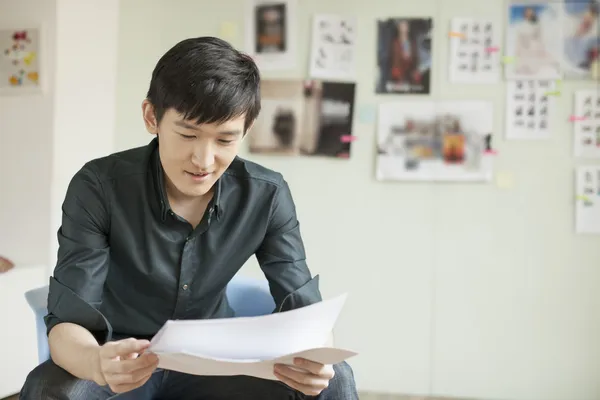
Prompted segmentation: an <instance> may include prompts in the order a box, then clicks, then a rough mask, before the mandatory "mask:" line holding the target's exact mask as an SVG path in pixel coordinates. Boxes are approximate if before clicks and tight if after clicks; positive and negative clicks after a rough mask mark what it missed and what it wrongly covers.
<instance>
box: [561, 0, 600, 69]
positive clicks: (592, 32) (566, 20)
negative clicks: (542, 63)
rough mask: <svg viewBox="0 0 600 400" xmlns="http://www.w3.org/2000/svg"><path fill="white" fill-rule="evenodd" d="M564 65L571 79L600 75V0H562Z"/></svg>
mask: <svg viewBox="0 0 600 400" xmlns="http://www.w3.org/2000/svg"><path fill="white" fill-rule="evenodd" d="M561 3H562V4H563V7H564V8H563V11H564V14H563V33H564V40H563V42H562V43H563V69H564V74H565V78H567V79H582V80H586V79H594V80H597V79H599V78H600V23H599V22H598V19H599V14H600V1H598V0H562V2H561Z"/></svg>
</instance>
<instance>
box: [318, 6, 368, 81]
mask: <svg viewBox="0 0 600 400" xmlns="http://www.w3.org/2000/svg"><path fill="white" fill-rule="evenodd" d="M356 55H357V53H356V18H354V17H345V16H339V15H326V14H319V15H316V16H315V17H314V18H313V31H312V42H311V54H310V67H309V69H310V77H311V78H313V79H329V80H338V81H353V80H354V79H355V77H356Z"/></svg>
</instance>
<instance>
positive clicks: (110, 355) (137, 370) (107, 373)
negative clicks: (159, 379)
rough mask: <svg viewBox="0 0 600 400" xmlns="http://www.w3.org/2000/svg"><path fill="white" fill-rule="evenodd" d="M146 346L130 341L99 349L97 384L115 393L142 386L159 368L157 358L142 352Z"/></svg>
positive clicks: (139, 341)
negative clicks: (107, 387) (106, 386)
mask: <svg viewBox="0 0 600 400" xmlns="http://www.w3.org/2000/svg"><path fill="white" fill-rule="evenodd" d="M148 346H150V342H149V341H147V340H138V339H134V338H129V339H124V340H119V341H115V342H108V343H106V344H104V345H103V346H101V347H99V348H98V352H97V357H98V360H97V363H96V366H97V369H98V372H99V373H98V374H97V378H96V379H94V380H95V381H96V383H98V384H99V385H102V386H104V385H108V386H109V387H110V389H111V390H112V391H113V392H115V393H124V392H129V391H130V390H133V389H136V388H138V387H140V386H143V385H144V384H145V383H146V382H147V381H148V379H150V376H152V372H154V370H155V369H156V367H157V366H158V356H156V355H155V354H152V353H144V350H146V349H147V348H148Z"/></svg>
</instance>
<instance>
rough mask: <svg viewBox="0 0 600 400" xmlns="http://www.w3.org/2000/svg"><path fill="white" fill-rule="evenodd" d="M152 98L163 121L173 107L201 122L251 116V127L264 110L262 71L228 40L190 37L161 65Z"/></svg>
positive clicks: (152, 83)
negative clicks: (261, 86) (261, 99)
mask: <svg viewBox="0 0 600 400" xmlns="http://www.w3.org/2000/svg"><path fill="white" fill-rule="evenodd" d="M147 99H148V100H149V101H150V102H151V103H152V105H153V106H154V109H155V114H156V119H157V121H158V122H160V121H161V119H162V117H163V116H164V114H165V112H166V111H167V110H169V109H170V108H172V109H174V110H175V111H177V112H178V113H180V114H182V115H183V117H184V119H186V120H191V121H194V122H195V123H197V124H204V123H223V122H226V121H228V120H230V119H233V118H236V117H240V116H242V115H245V119H246V123H245V127H244V131H246V130H247V129H248V128H249V127H250V125H251V124H252V122H253V121H254V120H255V119H256V117H257V116H258V114H259V112H260V74H259V71H258V68H257V66H256V64H255V63H254V61H252V59H251V58H250V57H249V56H247V55H245V54H243V53H241V52H239V51H238V50H236V49H234V48H233V47H232V46H231V45H230V44H229V43H227V42H226V41H224V40H221V39H219V38H215V37H209V36H205V37H199V38H191V39H185V40H183V41H181V42H179V43H177V44H176V45H175V46H173V47H172V48H171V49H170V50H169V51H167V52H166V53H165V54H164V55H163V56H162V57H161V58H160V60H159V61H158V63H157V64H156V67H155V68H154V71H153V72H152V80H151V81H150V88H149V90H148V94H147Z"/></svg>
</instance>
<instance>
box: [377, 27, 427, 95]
mask: <svg viewBox="0 0 600 400" xmlns="http://www.w3.org/2000/svg"><path fill="white" fill-rule="evenodd" d="M432 31H433V22H432V19H431V18H390V19H387V20H380V21H377V66H378V76H377V81H376V84H375V91H376V93H395V94H399V93H400V94H428V93H430V90H431V89H430V82H431V46H432Z"/></svg>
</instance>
